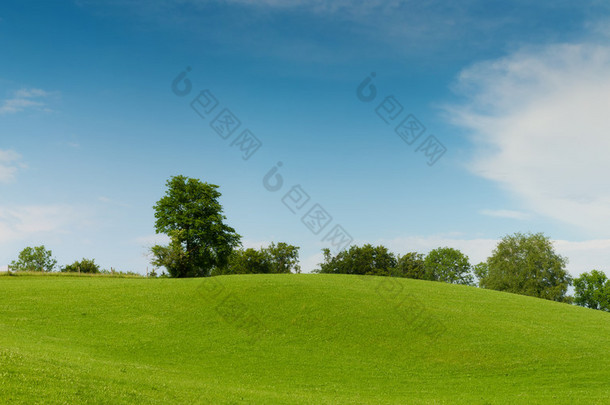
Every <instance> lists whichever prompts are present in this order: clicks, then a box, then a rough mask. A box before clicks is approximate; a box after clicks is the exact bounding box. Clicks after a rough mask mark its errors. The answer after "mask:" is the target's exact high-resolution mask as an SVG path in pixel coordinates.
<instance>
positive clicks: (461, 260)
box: [424, 247, 474, 285]
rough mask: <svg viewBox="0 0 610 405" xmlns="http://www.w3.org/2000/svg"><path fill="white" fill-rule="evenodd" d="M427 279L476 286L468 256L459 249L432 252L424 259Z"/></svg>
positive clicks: (445, 248) (438, 249)
mask: <svg viewBox="0 0 610 405" xmlns="http://www.w3.org/2000/svg"><path fill="white" fill-rule="evenodd" d="M424 268H425V279H426V280H432V281H442V282H445V283H451V284H465V285H474V280H473V277H472V274H471V273H470V262H469V261H468V256H466V255H464V254H463V253H462V252H460V251H459V250H457V249H453V248H449V247H442V248H437V249H434V250H432V251H431V252H430V253H428V255H427V256H426V258H425V259H424Z"/></svg>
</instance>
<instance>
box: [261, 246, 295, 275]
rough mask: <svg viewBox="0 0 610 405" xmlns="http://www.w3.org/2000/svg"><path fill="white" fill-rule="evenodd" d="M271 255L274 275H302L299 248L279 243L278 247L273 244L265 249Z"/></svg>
mask: <svg viewBox="0 0 610 405" xmlns="http://www.w3.org/2000/svg"><path fill="white" fill-rule="evenodd" d="M265 251H266V252H267V254H268V255H269V260H270V263H271V272H272V273H278V274H279V273H292V272H294V273H300V272H301V266H299V247H298V246H293V245H289V244H287V243H284V242H279V243H278V244H277V245H276V244H275V243H273V242H271V245H269V247H268V248H266V249H265Z"/></svg>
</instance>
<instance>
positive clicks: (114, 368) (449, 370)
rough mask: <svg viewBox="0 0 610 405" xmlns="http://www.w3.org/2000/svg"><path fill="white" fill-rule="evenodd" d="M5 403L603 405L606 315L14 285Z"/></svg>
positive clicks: (330, 294) (220, 285)
mask: <svg viewBox="0 0 610 405" xmlns="http://www.w3.org/2000/svg"><path fill="white" fill-rule="evenodd" d="M0 402H1V403H9V404H10V403H24V404H43V403H52V404H64V403H65V404H128V403H129V404H195V403H197V404H275V403H277V404H410V403H437V404H439V403H448V404H452V403H465V404H466V403H468V404H514V403H522V404H532V403H552V404H574V403H581V404H608V403H610V314H608V313H603V312H599V311H593V310H588V309H585V308H580V307H574V306H569V305H566V304H559V303H555V302H549V301H544V300H540V299H535V298H529V297H524V296H518V295H512V294H505V293H500V292H496V291H488V290H481V289H477V288H472V287H464V286H457V285H448V284H443V283H434V282H427V281H419V280H409V279H390V278H381V277H357V276H341V275H249V276H223V277H213V278H207V279H145V278H141V279H138V278H112V277H69V276H60V277H45V276H17V277H7V276H5V277H0Z"/></svg>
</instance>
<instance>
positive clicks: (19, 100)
mask: <svg viewBox="0 0 610 405" xmlns="http://www.w3.org/2000/svg"><path fill="white" fill-rule="evenodd" d="M53 94H54V93H50V92H47V91H44V90H41V89H25V88H24V89H20V90H17V91H15V92H14V93H13V94H12V95H11V96H10V97H9V98H7V99H5V100H3V101H2V103H1V104H0V115H5V114H15V113H18V112H22V111H25V110H38V111H44V112H51V111H52V110H51V109H50V108H49V107H48V103H47V100H48V98H49V97H50V96H52V95H53Z"/></svg>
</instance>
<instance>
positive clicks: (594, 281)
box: [574, 270, 610, 311]
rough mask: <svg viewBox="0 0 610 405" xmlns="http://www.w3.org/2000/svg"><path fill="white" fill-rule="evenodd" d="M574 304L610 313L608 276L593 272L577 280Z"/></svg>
mask: <svg viewBox="0 0 610 405" xmlns="http://www.w3.org/2000/svg"><path fill="white" fill-rule="evenodd" d="M574 303H575V304H577V305H581V306H583V307H587V308H592V309H599V310H602V311H610V280H608V277H606V274H604V273H603V272H601V271H598V270H592V271H591V272H590V273H583V274H581V275H580V277H578V278H576V279H575V280H574Z"/></svg>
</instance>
